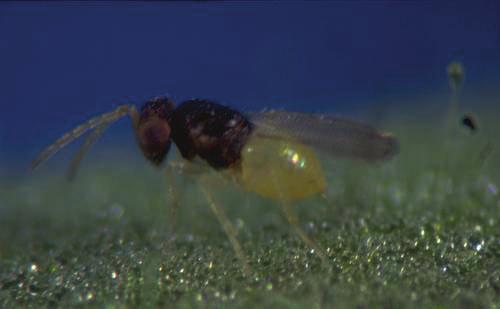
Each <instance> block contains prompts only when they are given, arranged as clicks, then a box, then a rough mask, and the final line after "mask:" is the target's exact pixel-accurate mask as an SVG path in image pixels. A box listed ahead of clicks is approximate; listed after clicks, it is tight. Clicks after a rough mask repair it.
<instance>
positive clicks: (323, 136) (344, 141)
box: [249, 110, 399, 162]
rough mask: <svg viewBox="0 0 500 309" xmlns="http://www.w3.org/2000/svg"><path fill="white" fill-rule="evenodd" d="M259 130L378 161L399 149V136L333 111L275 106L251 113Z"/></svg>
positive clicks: (341, 154)
mask: <svg viewBox="0 0 500 309" xmlns="http://www.w3.org/2000/svg"><path fill="white" fill-rule="evenodd" d="M249 116H250V120H251V121H252V122H253V123H254V124H255V126H256V128H257V129H256V134H257V135H259V136H263V137H267V138H277V139H294V140H297V141H299V142H301V143H303V144H305V145H309V146H312V147H314V148H316V149H318V150H320V151H322V152H325V153H327V154H330V155H334V156H338V157H344V158H349V159H361V160H364V161H368V162H379V161H385V160H388V159H391V158H392V157H393V156H394V155H395V154H397V153H398V150H399V143H398V140H397V139H396V138H395V137H394V136H393V135H392V134H390V133H385V132H382V131H379V130H377V129H375V128H373V127H371V126H369V125H367V124H364V123H361V122H357V121H354V120H350V119H345V118H341V117H337V116H332V115H322V114H310V113H297V112H287V111H284V110H273V111H268V112H261V113H254V114H250V115H249Z"/></svg>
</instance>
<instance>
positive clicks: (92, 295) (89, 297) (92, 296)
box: [85, 292, 94, 301]
mask: <svg viewBox="0 0 500 309" xmlns="http://www.w3.org/2000/svg"><path fill="white" fill-rule="evenodd" d="M93 298H94V294H92V292H88V293H87V295H85V299H86V300H87V301H89V300H92V299H93Z"/></svg>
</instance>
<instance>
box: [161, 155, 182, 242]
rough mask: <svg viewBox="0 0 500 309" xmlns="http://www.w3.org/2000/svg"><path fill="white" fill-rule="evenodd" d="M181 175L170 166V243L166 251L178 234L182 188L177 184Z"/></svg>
mask: <svg viewBox="0 0 500 309" xmlns="http://www.w3.org/2000/svg"><path fill="white" fill-rule="evenodd" d="M180 174H181V173H180V172H177V173H176V170H175V167H173V166H171V165H168V166H167V170H166V176H167V200H168V237H169V239H168V241H167V243H166V245H165V249H168V248H170V246H171V245H172V243H173V241H174V240H175V238H176V234H177V213H178V210H179V195H178V191H177V190H179V188H180V186H178V183H177V177H180V176H181V175H180Z"/></svg>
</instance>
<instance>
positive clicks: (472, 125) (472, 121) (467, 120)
mask: <svg viewBox="0 0 500 309" xmlns="http://www.w3.org/2000/svg"><path fill="white" fill-rule="evenodd" d="M461 123H462V125H464V126H465V127H467V128H468V129H469V130H470V131H471V132H475V131H477V120H476V118H475V117H474V116H472V115H468V114H467V115H464V116H463V117H462V121H461Z"/></svg>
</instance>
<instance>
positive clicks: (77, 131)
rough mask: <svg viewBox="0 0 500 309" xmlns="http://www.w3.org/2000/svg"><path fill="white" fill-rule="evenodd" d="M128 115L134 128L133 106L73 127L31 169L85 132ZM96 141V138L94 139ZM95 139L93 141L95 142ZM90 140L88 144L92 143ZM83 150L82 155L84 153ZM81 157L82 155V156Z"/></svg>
mask: <svg viewBox="0 0 500 309" xmlns="http://www.w3.org/2000/svg"><path fill="white" fill-rule="evenodd" d="M126 115H130V116H131V117H132V119H133V122H134V127H135V126H136V124H135V122H136V120H134V119H136V118H137V112H136V111H135V107H134V106H133V105H121V106H119V107H117V108H116V109H115V110H113V111H111V112H108V113H104V114H101V115H99V116H96V117H93V118H91V119H90V120H88V121H86V122H85V123H83V124H81V125H79V126H77V127H75V128H74V129H72V130H71V131H69V132H67V133H65V134H64V135H63V136H61V137H60V138H59V139H58V140H56V141H55V142H54V143H52V144H51V145H49V146H48V147H47V148H45V149H44V150H43V151H42V152H41V153H40V154H39V155H38V156H37V157H36V158H35V159H34V160H33V161H32V162H31V169H35V168H36V167H37V166H39V165H40V164H41V163H42V162H44V161H46V160H48V159H49V158H50V157H52V156H53V155H55V154H56V153H57V152H58V151H59V150H61V149H62V148H64V146H66V145H67V144H69V143H71V142H72V141H74V140H75V139H77V138H79V137H80V136H82V135H83V134H85V133H86V132H87V131H89V130H92V129H95V128H97V127H100V126H103V125H106V124H111V123H112V122H115V121H116V120H118V119H120V118H122V117H124V116H126ZM95 139H97V137H96V138H95ZM95 139H94V140H93V141H95ZM93 141H92V140H91V141H90V142H89V144H91V143H93ZM82 147H85V148H88V147H90V145H89V146H85V144H84V145H83V146H82ZM85 151H86V150H85V149H84V151H83V153H85ZM82 156H83V154H82Z"/></svg>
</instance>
